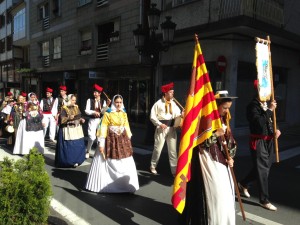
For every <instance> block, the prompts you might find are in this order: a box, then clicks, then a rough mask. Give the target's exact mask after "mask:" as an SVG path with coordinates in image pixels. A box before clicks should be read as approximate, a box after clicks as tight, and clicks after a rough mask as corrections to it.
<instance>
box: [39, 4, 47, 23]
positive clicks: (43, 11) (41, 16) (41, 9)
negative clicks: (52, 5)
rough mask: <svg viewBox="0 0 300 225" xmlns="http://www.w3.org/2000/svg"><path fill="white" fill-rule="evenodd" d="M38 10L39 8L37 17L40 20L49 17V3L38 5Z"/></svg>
mask: <svg viewBox="0 0 300 225" xmlns="http://www.w3.org/2000/svg"><path fill="white" fill-rule="evenodd" d="M38 10H39V19H40V20H42V19H45V18H47V17H49V4H48V3H45V4H43V5H40V6H39V7H38Z"/></svg>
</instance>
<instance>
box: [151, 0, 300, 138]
mask: <svg viewBox="0 0 300 225" xmlns="http://www.w3.org/2000/svg"><path fill="white" fill-rule="evenodd" d="M156 2H157V3H160V4H158V6H159V7H160V8H161V9H162V12H163V15H169V16H172V20H173V21H174V22H176V23H177V27H176V32H175V41H174V45H173V46H172V47H171V48H170V49H169V51H168V52H164V53H163V54H162V57H161V58H160V62H159V64H160V68H159V71H158V73H159V75H158V77H160V79H161V82H162V83H166V82H168V81H174V82H175V93H176V94H175V95H176V96H178V99H179V100H180V101H182V102H183V101H184V99H185V96H186V90H187V87H188V83H189V80H188V78H189V77H190V71H191V63H192V57H193V46H194V41H193V35H194V33H197V34H198V35H199V41H200V45H201V47H202V51H203V54H204V58H205V60H206V66H207V68H208V71H209V74H210V78H211V83H212V87H213V89H214V90H218V89H227V90H229V92H230V93H231V94H233V95H236V96H238V97H239V98H238V99H237V100H236V101H235V102H234V104H233V106H232V110H231V112H232V115H233V119H232V127H233V128H234V130H235V132H236V133H245V132H248V128H247V127H248V126H247V125H248V122H247V119H246V105H247V104H248V103H249V102H250V100H251V98H252V97H253V95H254V89H253V88H252V87H253V85H252V84H253V80H254V79H256V76H257V75H256V66H255V60H256V56H255V54H256V52H255V44H256V41H255V37H260V38H264V39H266V38H267V35H269V36H270V39H271V42H272V43H271V52H272V65H273V75H274V88H275V98H276V100H277V102H278V108H277V121H278V122H279V124H280V126H281V127H282V126H289V125H295V124H300V116H298V115H294V116H292V115H291V113H292V111H294V109H295V110H296V111H297V110H299V104H298V102H299V100H298V97H297V96H299V94H300V93H299V92H300V90H299V88H298V87H297V85H296V84H297V83H299V79H300V77H299V75H298V74H299V72H300V71H299V69H300V63H299V59H300V58H299V50H300V36H299V35H300V32H299V22H298V21H299V16H300V13H299V3H298V2H297V1H292V2H291V1H284V0H255V1H254V0H223V1H217V0H210V1H203V0H199V1H194V0H166V1H162V2H160V1H156ZM218 63H221V64H222V67H221V68H220V66H219V64H218ZM292 109H293V110H292Z"/></svg>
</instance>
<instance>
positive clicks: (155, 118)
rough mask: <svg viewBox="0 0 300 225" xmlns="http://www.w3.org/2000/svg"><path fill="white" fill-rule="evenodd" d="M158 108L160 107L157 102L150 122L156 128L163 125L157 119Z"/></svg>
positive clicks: (153, 107) (152, 110)
mask: <svg viewBox="0 0 300 225" xmlns="http://www.w3.org/2000/svg"><path fill="white" fill-rule="evenodd" d="M157 107H158V103H157V102H156V103H155V104H154V105H153V106H152V109H151V113H150V120H151V122H152V123H153V125H154V126H156V127H158V126H160V125H161V124H162V123H161V122H160V121H159V120H158V119H157V116H156V115H157Z"/></svg>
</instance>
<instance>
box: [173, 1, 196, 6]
mask: <svg viewBox="0 0 300 225" xmlns="http://www.w3.org/2000/svg"><path fill="white" fill-rule="evenodd" d="M193 1H196V0H173V6H178V5H182V4H185V3H189V2H193Z"/></svg>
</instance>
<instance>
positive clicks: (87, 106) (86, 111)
mask: <svg viewBox="0 0 300 225" xmlns="http://www.w3.org/2000/svg"><path fill="white" fill-rule="evenodd" d="M84 111H85V113H86V114H87V115H89V116H91V115H94V114H95V110H91V100H90V99H88V100H87V101H86V106H85V110H84Z"/></svg>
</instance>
